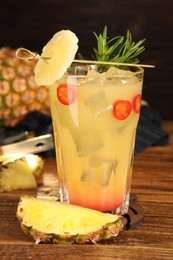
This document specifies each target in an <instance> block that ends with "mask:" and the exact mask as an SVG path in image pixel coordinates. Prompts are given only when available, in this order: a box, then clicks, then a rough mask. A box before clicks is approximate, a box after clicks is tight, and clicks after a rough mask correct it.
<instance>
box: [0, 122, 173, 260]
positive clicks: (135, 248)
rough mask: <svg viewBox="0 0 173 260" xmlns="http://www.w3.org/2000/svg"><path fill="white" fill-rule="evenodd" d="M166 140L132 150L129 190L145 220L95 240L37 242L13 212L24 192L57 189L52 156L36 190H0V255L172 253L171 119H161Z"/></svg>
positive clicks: (50, 192) (77, 256) (107, 259)
mask: <svg viewBox="0 0 173 260" xmlns="http://www.w3.org/2000/svg"><path fill="white" fill-rule="evenodd" d="M163 128H164V129H165V130H166V131H167V132H169V133H170V143H169V145H167V146H162V147H149V148H147V149H146V150H145V151H144V152H142V153H140V154H138V155H137V156H135V162H134V171H133V181H132V189H131V192H132V194H135V195H136V196H137V203H138V205H140V206H141V207H142V208H143V210H144V212H145V217H144V220H143V222H142V223H141V224H140V225H139V226H137V227H136V228H134V229H130V230H127V231H123V232H121V233H120V234H119V236H118V237H116V238H114V239H111V240H108V241H106V242H104V243H98V244H97V245H92V244H91V245H50V244H46V245H45V244H39V245H35V244H34V241H33V240H32V239H31V238H29V237H27V236H25V235H24V234H23V232H22V231H21V228H20V224H19V222H18V220H17V219H16V217H15V214H16V207H17V203H18V201H19V197H20V196H21V195H22V194H29V195H36V194H37V195H39V196H43V195H44V194H47V195H49V196H56V195H57V186H58V182H57V178H56V164H55V159H54V158H49V159H47V160H46V162H45V167H44V174H43V185H42V186H40V187H39V188H38V190H24V191H15V192H10V193H1V194H0V259H10V260H11V259H36V260H37V259H50V260H51V259H71V260H73V259H84V260H85V259H105V260H110V259H133V260H135V259H136V260H139V259H155V260H156V259H173V122H170V121H166V122H163Z"/></svg>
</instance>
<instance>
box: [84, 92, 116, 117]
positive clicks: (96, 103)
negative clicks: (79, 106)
mask: <svg viewBox="0 0 173 260" xmlns="http://www.w3.org/2000/svg"><path fill="white" fill-rule="evenodd" d="M84 102H85V105H86V107H87V109H88V111H89V112H90V113H91V114H92V115H94V116H98V115H100V114H101V113H103V112H105V111H107V110H109V109H112V105H111V104H110V103H109V101H108V100H107V98H106V95H105V93H104V91H99V92H97V93H96V94H94V95H93V96H90V97H88V98H87V99H85V101H84Z"/></svg>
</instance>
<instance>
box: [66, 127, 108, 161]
mask: <svg viewBox="0 0 173 260" xmlns="http://www.w3.org/2000/svg"><path fill="white" fill-rule="evenodd" d="M69 130H70V133H71V135H72V138H73V140H74V143H75V145H76V150H77V153H78V155H79V156H85V155H89V154H92V153H94V152H95V151H96V150H98V149H101V148H102V147H103V146H104V142H103V138H102V134H101V132H100V131H99V130H90V129H82V128H80V129H79V128H77V127H74V128H71V129H69Z"/></svg>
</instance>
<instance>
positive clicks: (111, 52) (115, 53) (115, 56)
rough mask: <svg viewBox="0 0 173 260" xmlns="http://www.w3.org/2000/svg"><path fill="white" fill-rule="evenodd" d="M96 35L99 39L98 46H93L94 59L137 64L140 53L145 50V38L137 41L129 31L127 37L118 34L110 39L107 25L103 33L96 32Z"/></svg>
mask: <svg viewBox="0 0 173 260" xmlns="http://www.w3.org/2000/svg"><path fill="white" fill-rule="evenodd" d="M94 35H95V37H96V40H97V48H95V47H94V48H93V51H94V54H92V58H93V59H94V60H98V61H109V62H120V63H134V64H135V63H138V62H139V59H138V56H139V54H141V53H142V52H143V51H144V50H145V47H144V46H143V43H144V41H145V39H142V40H140V41H139V42H137V43H135V42H133V40H132V35H131V33H130V32H129V31H127V34H126V37H124V36H117V37H114V38H112V39H110V40H109V37H108V35H107V26H105V27H104V29H103V33H100V34H99V35H97V34H96V33H95V32H94Z"/></svg>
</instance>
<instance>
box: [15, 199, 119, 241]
mask: <svg viewBox="0 0 173 260" xmlns="http://www.w3.org/2000/svg"><path fill="white" fill-rule="evenodd" d="M16 216H17V218H18V220H19V221H20V222H21V228H22V230H23V231H24V233H25V234H29V235H31V236H32V237H33V238H34V240H35V241H36V243H37V244H38V243H40V242H41V243H53V244H59V243H61V244H62V243H69V244H72V243H77V244H85V243H94V244H95V243H97V242H98V241H101V240H104V239H109V238H111V237H115V236H117V235H118V234H119V232H120V231H121V230H122V229H123V222H122V217H121V216H118V215H114V214H109V213H103V212H99V211H97V210H93V209H88V208H83V207H80V206H75V205H70V204H63V203H61V202H57V201H53V200H49V199H40V198H35V197H31V196H23V197H21V198H20V202H19V204H18V207H17V212H16Z"/></svg>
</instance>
